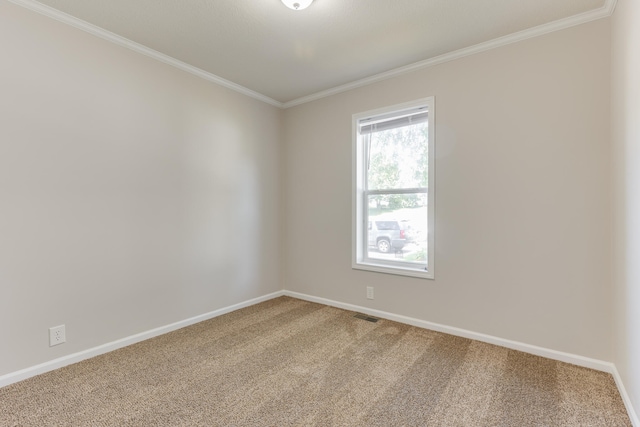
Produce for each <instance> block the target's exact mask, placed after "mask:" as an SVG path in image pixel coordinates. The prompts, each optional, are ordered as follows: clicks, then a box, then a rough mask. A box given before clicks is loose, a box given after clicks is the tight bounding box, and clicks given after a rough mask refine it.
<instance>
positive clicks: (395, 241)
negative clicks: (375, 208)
mask: <svg viewBox="0 0 640 427" xmlns="http://www.w3.org/2000/svg"><path fill="white" fill-rule="evenodd" d="M411 240H412V239H411V235H410V227H409V224H408V222H407V221H399V220H395V219H378V218H371V219H370V221H369V230H368V243H369V246H373V247H375V248H377V249H378V251H379V252H382V253H388V252H392V251H395V252H397V251H400V250H402V248H403V247H404V245H406V244H407V243H409V242H410V241H411Z"/></svg>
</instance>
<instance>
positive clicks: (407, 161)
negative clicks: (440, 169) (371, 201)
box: [364, 122, 429, 190]
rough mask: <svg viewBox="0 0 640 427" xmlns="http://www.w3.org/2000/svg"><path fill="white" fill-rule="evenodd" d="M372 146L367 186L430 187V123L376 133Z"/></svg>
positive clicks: (368, 137) (366, 139)
mask: <svg viewBox="0 0 640 427" xmlns="http://www.w3.org/2000/svg"><path fill="white" fill-rule="evenodd" d="M364 143H365V144H367V145H368V150H369V151H368V170H367V184H368V185H367V188H368V189H370V190H384V189H400V188H419V187H427V184H428V183H427V177H428V173H427V165H428V156H429V144H428V143H427V122H423V123H418V124H413V125H409V126H402V127H398V128H393V129H388V130H383V131H378V132H372V133H369V134H366V135H365V136H364Z"/></svg>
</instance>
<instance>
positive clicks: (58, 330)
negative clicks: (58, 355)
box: [49, 325, 67, 347]
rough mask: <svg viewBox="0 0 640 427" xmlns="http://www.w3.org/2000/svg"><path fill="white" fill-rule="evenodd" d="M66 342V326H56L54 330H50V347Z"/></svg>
mask: <svg viewBox="0 0 640 427" xmlns="http://www.w3.org/2000/svg"><path fill="white" fill-rule="evenodd" d="M66 340H67V337H66V334H65V331H64V325H60V326H54V327H53V328H49V347H53V346H54V345H58V344H62V343H63V342H65V341H66Z"/></svg>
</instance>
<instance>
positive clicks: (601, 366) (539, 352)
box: [284, 291, 614, 373]
mask: <svg viewBox="0 0 640 427" xmlns="http://www.w3.org/2000/svg"><path fill="white" fill-rule="evenodd" d="M284 294H285V295H287V296H290V297H293V298H299V299H302V300H305V301H311V302H317V303H319V304H324V305H330V306H332V307H337V308H342V309H345V310H350V311H357V312H360V313H364V314H368V315H370V316H375V317H380V318H383V319H388V320H393V321H395V322H400V323H405V324H407V325H412V326H417V327H419V328H424V329H430V330H432V331H437V332H444V333H446V334H450V335H455V336H458V337H463V338H470V339H472V340H476V341H482V342H486V343H489V344H495V345H498V346H500V347H506V348H510V349H513V350H519V351H523V352H525V353H530V354H535V355H536V356H542V357H546V358H548V359H553V360H559V361H561V362H567V363H571V364H573V365H578V366H584V367H586V368H591V369H595V370H598V371H604V372H608V373H613V371H614V365H613V363H610V362H604V361H602V360H597V359H590V358H588V357H583V356H578V355H575V354H570V353H564V352H561V351H556V350H550V349H548V348H543V347H538V346H535V345H530V344H525V343H522V342H518V341H511V340H507V339H504V338H499V337H494V336H491V335H486V334H481V333H478V332H473V331H468V330H466V329H460V328H455V327H452V326H446V325H441V324H439V323H433V322H428V321H426V320H420V319H415V318H413V317H407V316H402V315H398V314H393V313H387V312H386V311H380V310H375V309H372V308H367V307H361V306H358V305H354V304H346V303H343V302H339V301H333V300H329V299H326V298H319V297H314V296H311V295H306V294H301V293H298V292H291V291H284Z"/></svg>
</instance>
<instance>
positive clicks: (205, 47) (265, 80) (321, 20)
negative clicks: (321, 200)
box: [16, 0, 613, 103]
mask: <svg viewBox="0 0 640 427" xmlns="http://www.w3.org/2000/svg"><path fill="white" fill-rule="evenodd" d="M612 1H613V0H346V1H345V0H315V1H314V3H313V4H312V5H311V6H310V7H309V8H308V9H305V10H303V11H293V10H290V9H288V8H286V7H285V6H284V5H283V4H282V3H281V2H280V0H234V1H231V0H103V1H97V0H94V1H87V0H40V1H39V3H41V4H44V5H46V6H50V7H52V8H54V9H57V10H58V11H61V12H65V13H67V14H69V15H71V16H73V17H76V18H78V19H80V20H83V21H86V22H88V23H90V24H93V25H95V26H97V27H100V28H102V29H105V30H108V31H110V32H113V33H115V34H117V35H120V36H122V37H124V38H126V39H129V40H131V41H133V42H136V43H139V44H141V45H144V46H146V47H148V48H151V49H153V50H156V51H158V52H161V53H163V54H165V55H168V56H170V57H173V58H175V59H178V60H179V61H182V62H184V63H187V64H189V65H191V66H193V67H197V68H199V69H201V70H204V71H206V72H207V73H211V74H213V75H215V76H218V77H221V78H223V79H226V80H229V81H231V82H234V83H236V84H238V85H241V86H243V87H245V88H248V89H250V90H251V91H255V92H258V93H260V94H262V95H265V96H267V97H269V98H271V99H273V100H275V101H277V102H279V103H287V102H289V103H291V101H294V100H297V99H300V98H303V97H308V96H309V95H312V94H316V93H319V92H322V91H327V90H329V89H331V88H335V87H338V86H342V85H345V84H349V83H351V82H355V81H359V80H362V79H365V78H368V77H371V76H374V75H377V74H380V73H384V72H388V71H390V70H394V69H397V68H399V67H404V66H408V65H410V64H414V63H417V62H420V61H425V60H428V59H430V58H434V57H437V56H439V55H443V54H447V53H450V52H453V51H456V50H459V49H463V48H467V47H469V46H474V45H477V44H479V43H484V42H487V41H489V40H493V39H496V38H499V37H503V36H507V35H510V34H513V33H516V32H520V31H523V30H528V29H531V28H534V27H538V26H541V25H544V24H548V23H550V22H554V21H558V20H563V19H567V18H570V17H575V16H576V15H580V14H588V13H593V12H594V11H595V10H603V9H605V8H606V7H607V5H610V3H611V2H612ZM31 2H32V3H33V1H31ZM16 3H20V1H16ZM294 102H295V101H294Z"/></svg>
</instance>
